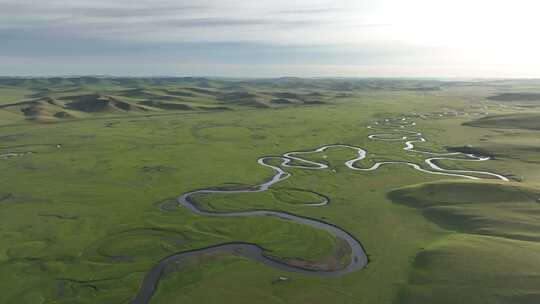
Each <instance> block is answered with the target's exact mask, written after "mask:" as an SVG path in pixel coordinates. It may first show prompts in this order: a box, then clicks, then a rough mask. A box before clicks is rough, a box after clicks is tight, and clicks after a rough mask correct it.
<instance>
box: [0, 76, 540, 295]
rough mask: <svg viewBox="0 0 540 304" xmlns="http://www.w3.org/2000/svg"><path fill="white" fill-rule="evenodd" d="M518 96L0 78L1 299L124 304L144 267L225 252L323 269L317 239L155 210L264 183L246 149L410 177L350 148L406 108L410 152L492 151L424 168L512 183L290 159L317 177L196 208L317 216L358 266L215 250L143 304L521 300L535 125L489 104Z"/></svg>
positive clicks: (374, 148) (526, 282)
mask: <svg viewBox="0 0 540 304" xmlns="http://www.w3.org/2000/svg"><path fill="white" fill-rule="evenodd" d="M509 87H512V88H514V91H511V92H509V90H508V88H509ZM536 91H538V92H540V84H538V83H534V82H528V81H524V82H519V83H506V82H499V81H494V82H486V83H465V82H438V81H431V80H324V79H317V80H315V79H307V80H306V79H295V78H290V79H289V78H283V79H276V80H223V79H205V78H178V79H168V78H164V79H160V78H158V79H131V78H125V79H124V78H118V79H115V78H112V79H102V78H91V77H88V78H84V77H83V78H54V79H10V78H6V79H0V154H6V153H15V154H16V156H12V157H6V158H0V172H2V173H1V174H0V184H1V185H2V187H1V189H0V234H1V237H0V248H2V250H1V251H0V291H1V293H0V302H1V303H15V302H16V303H31V304H33V303H81V304H82V303H129V302H130V300H131V299H132V298H133V296H134V295H135V294H136V292H137V290H138V287H139V285H140V283H141V281H142V278H143V277H144V275H145V274H146V272H147V271H148V270H149V269H150V268H151V267H152V266H153V265H155V264H156V263H157V262H158V261H159V260H160V259H162V258H164V257H166V256H169V255H171V254H173V253H176V252H182V251H186V250H190V249H197V248H202V247H206V246H211V245H216V244H222V243H228V242H249V243H255V244H258V245H260V246H261V247H263V248H264V249H265V251H267V252H268V253H269V254H270V255H271V256H273V257H278V258H294V259H303V260H308V261H309V260H321V259H326V258H328V257H331V256H332V255H333V254H334V253H335V252H336V250H337V248H338V247H339V242H338V240H336V239H335V238H334V237H333V236H331V235H330V234H328V233H326V232H324V231H320V230H317V229H314V228H311V227H308V226H305V225H301V224H297V223H294V222H291V221H284V220H280V219H278V218H274V217H264V218H261V217H258V218H250V217H246V218H220V217H204V216H197V215H194V214H192V213H191V212H189V211H188V210H186V209H183V208H175V204H174V201H175V199H176V197H178V196H179V195H180V194H182V193H184V192H188V191H191V190H194V189H201V188H208V187H220V186H231V185H238V186H249V185H255V184H258V183H260V182H262V181H264V180H266V179H268V178H270V177H271V176H272V175H273V172H272V171H271V170H270V169H269V168H265V167H262V166H260V165H259V164H257V159H258V158H259V157H261V156H265V155H274V156H279V155H282V154H283V153H286V152H289V151H299V150H306V149H313V148H316V147H320V146H322V145H326V144H332V143H343V144H350V145H355V146H359V147H363V148H364V149H366V150H367V151H368V156H367V158H366V159H365V160H364V161H363V162H362V164H363V165H364V166H368V165H370V164H372V163H374V162H377V161H388V160H399V161H409V162H414V163H419V164H422V166H423V167H425V165H424V164H423V161H424V159H425V158H426V156H425V155H421V154H418V153H413V152H408V151H404V150H403V149H402V148H403V147H404V145H403V142H401V141H377V140H370V139H368V135H369V134H371V132H373V131H371V130H369V129H367V128H366V126H367V125H369V124H371V123H372V122H374V121H377V120H380V119H383V118H386V117H396V116H401V115H407V116H409V117H412V118H411V119H412V120H414V121H416V122H417V126H415V127H414V130H418V131H419V132H422V133H423V134H424V136H425V137H426V138H427V139H428V142H427V143H424V144H419V145H418V146H417V148H418V149H423V150H430V151H446V149H447V148H448V147H462V146H465V145H469V146H472V147H474V148H478V149H481V150H482V151H486V153H490V154H492V155H494V159H493V160H490V161H487V162H479V163H472V162H456V161H441V162H440V164H441V166H443V167H445V168H452V169H472V170H486V171H492V172H497V173H501V174H505V175H507V176H509V177H511V179H512V181H511V182H509V183H502V182H498V181H494V180H483V181H479V182H475V181H466V180H464V179H459V178H449V177H446V176H437V175H427V174H423V173H421V172H418V171H415V170H413V169H412V168H410V167H408V166H403V165H399V164H398V165H388V166H384V167H381V168H380V169H378V170H376V171H373V172H357V171H352V170H349V169H348V168H346V167H345V165H344V164H343V163H344V162H345V161H346V160H349V159H351V158H353V157H354V156H355V153H353V152H352V151H348V150H342V149H337V148H332V149H329V150H327V151H325V152H324V153H315V154H311V155H309V156H307V155H306V159H313V160H318V161H324V162H326V163H328V164H329V165H330V169H329V170H320V171H314V170H302V169H298V168H284V169H285V170H286V171H288V172H290V173H292V177H290V178H289V179H287V180H286V181H283V182H281V183H279V184H276V185H275V186H273V187H272V188H271V190H270V191H267V192H263V193H244V194H209V195H200V197H197V202H198V204H199V206H201V207H202V208H204V209H206V210H212V211H238V210H253V209H271V210H281V211H286V212H290V213H294V214H298V215H302V216H306V217H311V218H316V219H321V220H323V221H325V222H328V223H332V224H334V225H337V226H339V227H341V228H343V229H345V230H346V231H348V232H350V233H351V234H353V235H354V236H355V237H356V238H357V239H358V240H360V241H361V243H362V245H363V246H364V248H365V249H366V251H367V253H368V255H369V264H368V266H367V267H366V268H365V269H363V270H361V271H358V272H355V273H352V274H349V275H346V276H343V277H340V278H317V277H307V276H303V275H301V274H292V273H287V272H283V271H279V270H276V269H273V268H268V267H266V266H264V265H262V264H259V263H255V262H251V261H249V260H246V259H243V258H240V257H237V256H234V255H219V254H217V255H211V256H205V257H201V258H199V259H197V260H195V261H193V262H192V263H189V264H186V265H179V266H178V269H176V270H174V269H172V270H170V271H168V272H167V273H166V275H165V278H164V279H162V280H161V282H160V285H159V288H158V289H157V291H156V293H155V295H154V297H153V299H152V302H151V303H179V302H188V303H276V304H277V303H369V304H372V303H537V302H538V300H540V289H539V287H538V286H539V285H540V266H538V265H537V264H538V263H537V261H538V259H539V258H540V243H538V241H539V240H540V226H539V224H538V223H539V221H538V220H539V218H538V214H540V205H539V204H540V202H539V200H538V199H539V198H540V173H538V172H540V170H539V169H540V156H539V155H538V153H536V152H537V151H538V149H540V148H539V147H540V142H539V141H538V138H539V137H538V136H539V134H538V133H537V132H538V131H537V130H538V129H540V120H538V119H535V118H531V115H536V114H531V113H540V102H538V103H537V102H536V101H534V100H531V98H532V97H530V96H533V95H527V98H525V101H523V98H522V99H518V100H517V101H513V100H511V101H507V100H501V98H495V99H493V98H491V99H489V97H493V96H497V94H504V93H512V94H518V93H520V92H528V94H530V93H531V92H536ZM512 94H510V96H511V97H513V96H515V95H512ZM518 95H519V94H518ZM504 96H505V98H506V99H508V95H504ZM535 107H536V108H535ZM531 109H532V110H531ZM535 111H536V112H535ZM445 113H446V114H445ZM520 115H521V116H524V117H525V119H523V120H522V119H521V117H520ZM485 117H487V118H485ZM509 117H510V118H509ZM317 193H320V194H321V195H323V196H324V197H327V198H328V199H329V200H330V202H329V204H328V205H325V206H320V207H314V206H306V205H304V203H306V202H308V203H318V202H320V201H321V200H323V199H324V197H322V196H321V195H318V194H317ZM281 276H286V277H287V278H288V280H286V281H280V280H279V277H281Z"/></svg>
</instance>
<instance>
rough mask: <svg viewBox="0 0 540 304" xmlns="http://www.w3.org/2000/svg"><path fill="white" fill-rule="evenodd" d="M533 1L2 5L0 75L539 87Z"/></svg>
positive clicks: (58, 0) (127, 0) (164, 0)
mask: <svg viewBox="0 0 540 304" xmlns="http://www.w3.org/2000/svg"><path fill="white" fill-rule="evenodd" d="M539 11H540V1H537V0H407V1H404V0H332V1H327V0H294V1H291V0H272V1H267V0H257V1H252V0H251V1H247V0H174V1H173V0H114V1H113V0H107V1H105V0H0V75H6V76H7V75H14V76H49V75H51V76H52V75H55V76H57V75H113V76H225V77H282V76H298V77H438V78H540V34H539V33H538V29H540V18H538V12H539Z"/></svg>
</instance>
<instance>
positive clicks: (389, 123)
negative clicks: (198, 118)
mask: <svg viewBox="0 0 540 304" xmlns="http://www.w3.org/2000/svg"><path fill="white" fill-rule="evenodd" d="M415 125H416V123H414V122H411V121H409V120H408V119H406V118H403V117H401V118H397V119H385V120H384V121H381V122H375V123H374V124H373V125H370V126H368V127H367V128H368V129H381V133H374V134H371V135H369V138H370V139H372V140H388V141H405V147H404V148H403V150H405V151H408V152H414V153H421V154H426V155H430V156H431V157H430V158H428V159H426V160H425V161H424V162H425V164H426V165H427V167H429V169H426V168H423V167H422V166H421V165H419V164H415V163H410V162H404V161H385V162H376V163H374V164H373V165H372V166H370V167H362V166H361V164H360V163H361V161H362V160H364V159H365V158H366V157H367V155H368V152H367V151H366V150H365V149H363V148H360V147H356V146H352V145H347V144H331V145H325V146H321V147H318V148H316V149H314V150H309V151H293V152H287V153H285V154H283V155H282V156H265V157H261V158H259V159H258V160H257V162H258V163H259V164H260V165H261V166H264V167H267V168H269V169H271V170H272V171H273V172H274V175H273V176H272V177H271V178H270V179H269V180H267V181H265V182H263V183H261V184H259V185H255V186H251V187H246V188H242V189H238V188H206V189H199V190H194V191H190V192H187V193H184V194H182V195H181V196H180V197H179V198H178V199H177V202H178V204H179V206H182V207H184V208H186V209H188V210H190V211H191V212H192V213H194V214H197V215H202V216H213V217H246V216H250V217H276V218H279V219H283V220H288V221H294V222H297V223H301V224H304V225H308V226H311V227H314V228H316V229H321V230H324V231H326V232H328V233H330V234H332V235H333V236H335V237H336V238H338V239H341V240H343V241H344V242H345V243H346V244H347V245H348V247H349V249H350V250H349V253H348V255H349V259H348V261H349V262H348V264H347V265H346V266H345V267H343V268H340V269H319V268H318V269H314V268H304V267H300V266H296V265H290V264H287V263H286V262H284V261H279V260H277V259H274V258H272V257H269V256H267V255H265V250H264V248H262V247H260V246H258V245H256V244H250V243H241V242H234V243H226V244H219V245H215V246H210V247H205V248H202V249H196V250H190V251H183V252H179V253H175V254H173V255H171V256H168V257H166V258H164V259H162V260H161V261H159V263H158V264H157V265H155V266H154V267H153V268H152V269H151V270H150V271H149V272H148V273H147V274H146V276H145V278H144V279H143V282H142V283H141V287H140V289H139V291H138V293H137V295H136V296H135V298H134V299H133V300H132V303H133V304H143V303H144V304H146V303H150V300H151V298H152V295H153V293H154V292H155V290H156V288H157V287H158V284H159V281H160V279H161V277H162V276H163V274H164V273H165V269H166V267H167V266H169V265H173V264H175V263H179V262H182V261H189V260H190V259H192V258H193V257H197V256H200V255H205V254H210V253H214V252H219V253H230V254H233V255H236V256H241V257H244V258H247V259H249V260H252V261H256V262H259V263H262V264H264V265H267V266H269V267H273V268H276V269H279V270H282V271H287V272H293V273H301V274H304V275H310V276H320V277H339V276H342V275H345V274H348V273H351V272H355V271H358V270H360V269H362V268H364V267H365V266H366V265H367V263H368V258H367V255H366V252H365V250H364V248H363V247H362V244H361V243H360V242H359V241H358V240H357V239H356V238H355V237H354V236H353V235H352V234H350V233H349V232H347V231H345V230H343V229H341V228H340V227H338V226H335V225H333V224H330V223H327V222H324V221H321V220H318V219H312V218H308V217H304V216H299V215H294V214H291V213H287V212H283V211H275V210H253V211H238V212H215V211H207V210H203V209H201V208H199V206H198V205H197V204H196V202H195V200H194V198H193V196H194V195H196V194H211V193H248V192H263V191H266V190H268V189H269V188H270V187H271V186H272V185H274V184H276V183H279V182H281V181H283V180H285V179H287V178H289V177H291V173H289V172H287V171H285V170H284V169H283V168H296V169H306V170H324V169H329V166H328V165H327V164H325V163H319V162H316V161H313V160H308V159H305V158H302V156H303V155H307V154H312V153H320V152H324V151H326V150H328V149H331V148H342V149H351V150H353V151H355V152H356V157H354V158H353V159H350V160H347V161H346V162H345V166H346V167H347V168H349V169H351V170H355V171H365V172H367V171H374V170H377V169H378V168H380V167H381V166H385V165H406V166H410V167H412V168H413V169H415V170H418V171H420V172H423V173H427V174H434V175H445V176H451V177H460V178H467V179H475V180H477V179H481V177H479V176H485V177H487V178H491V179H499V180H503V181H508V178H507V177H505V176H503V175H500V174H497V173H492V172H485V171H473V170H449V169H444V168H442V167H440V166H439V165H438V164H437V161H439V160H454V161H486V160H489V159H490V158H489V157H483V156H477V155H473V154H464V153H461V152H452V153H436V152H430V151H421V150H416V149H415V146H414V144H415V143H424V142H427V140H426V139H425V138H424V136H423V135H422V133H420V132H416V131H409V130H405V129H406V128H409V127H414V126H415ZM396 135H397V136H396ZM451 156H452V157H451ZM270 161H278V162H279V165H272V164H270ZM328 202H329V200H328V199H327V198H325V200H324V201H323V202H321V203H317V204H313V203H306V204H305V205H306V206H312V207H314V206H315V207H316V206H323V205H326V204H327V203H328Z"/></svg>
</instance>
